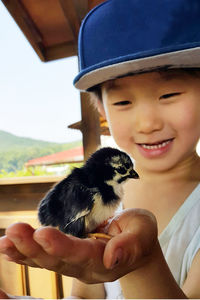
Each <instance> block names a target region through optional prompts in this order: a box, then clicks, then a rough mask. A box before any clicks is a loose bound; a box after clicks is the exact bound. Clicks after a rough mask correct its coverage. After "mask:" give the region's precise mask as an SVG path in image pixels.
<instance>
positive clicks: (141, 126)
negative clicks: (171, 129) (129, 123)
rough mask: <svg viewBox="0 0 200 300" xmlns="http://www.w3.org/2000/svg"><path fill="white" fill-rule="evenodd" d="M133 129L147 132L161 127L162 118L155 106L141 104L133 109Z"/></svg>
mask: <svg viewBox="0 0 200 300" xmlns="http://www.w3.org/2000/svg"><path fill="white" fill-rule="evenodd" d="M134 119H135V124H134V126H135V130H137V132H139V133H144V134H148V133H151V132H154V131H159V130H161V129H162V128H163V119H162V116H161V115H160V113H159V111H158V109H157V107H155V106H145V105H144V106H142V107H140V108H139V109H137V111H135V118H134Z"/></svg>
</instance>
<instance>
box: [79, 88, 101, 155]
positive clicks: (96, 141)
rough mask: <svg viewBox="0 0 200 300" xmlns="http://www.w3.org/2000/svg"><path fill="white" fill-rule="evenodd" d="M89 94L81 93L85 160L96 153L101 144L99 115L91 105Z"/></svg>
mask: <svg viewBox="0 0 200 300" xmlns="http://www.w3.org/2000/svg"><path fill="white" fill-rule="evenodd" d="M88 97H89V95H88V94H87V93H81V114H82V121H81V122H82V134H83V149H84V159H85V160H86V159H87V158H88V157H89V156H90V154H92V153H93V152H95V151H96V150H97V148H98V147H99V146H100V144H101V140H100V122H99V113H98V111H97V110H96V109H95V108H94V106H93V105H91V103H90V101H89V99H88Z"/></svg>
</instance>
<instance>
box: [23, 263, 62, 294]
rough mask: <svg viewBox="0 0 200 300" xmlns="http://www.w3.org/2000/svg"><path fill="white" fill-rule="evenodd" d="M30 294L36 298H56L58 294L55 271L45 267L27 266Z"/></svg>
mask: <svg viewBox="0 0 200 300" xmlns="http://www.w3.org/2000/svg"><path fill="white" fill-rule="evenodd" d="M28 273H29V285H30V295H31V296H32V297H36V298H45V299H49V298H50V299H56V298H57V296H58V295H59V292H58V288H57V284H56V280H55V276H56V275H55V273H54V272H51V271H48V270H46V269H37V268H31V267H29V268H28Z"/></svg>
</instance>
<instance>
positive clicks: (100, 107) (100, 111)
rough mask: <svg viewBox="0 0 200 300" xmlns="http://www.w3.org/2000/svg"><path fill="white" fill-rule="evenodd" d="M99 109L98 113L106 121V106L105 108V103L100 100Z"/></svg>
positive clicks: (98, 102) (98, 101)
mask: <svg viewBox="0 0 200 300" xmlns="http://www.w3.org/2000/svg"><path fill="white" fill-rule="evenodd" d="M97 109H98V112H99V113H100V115H101V116H102V117H103V118H104V119H106V113H105V109H104V106H103V102H102V101H100V100H97Z"/></svg>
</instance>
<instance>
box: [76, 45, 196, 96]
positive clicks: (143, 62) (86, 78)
mask: <svg viewBox="0 0 200 300" xmlns="http://www.w3.org/2000/svg"><path fill="white" fill-rule="evenodd" d="M162 67H163V68H164V67H166V68H168V69H173V68H199V67H200V47H195V48H190V49H186V50H180V51H174V52H170V53H164V54H159V55H154V56H149V57H143V58H138V59H130V57H123V58H121V59H120V61H119V62H116V60H113V61H111V60H110V61H109V62H104V63H103V64H99V65H96V66H93V68H91V70H90V69H85V70H84V71H82V72H80V73H79V74H78V76H76V78H75V79H74V85H75V87H76V88H77V89H79V90H83V91H87V90H89V89H90V88H92V87H93V86H95V85H98V84H101V83H103V82H105V81H107V80H111V79H114V78H117V77H120V76H124V75H126V74H134V73H135V74H137V73H141V72H148V71H151V70H152V71H153V70H155V69H158V68H162Z"/></svg>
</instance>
